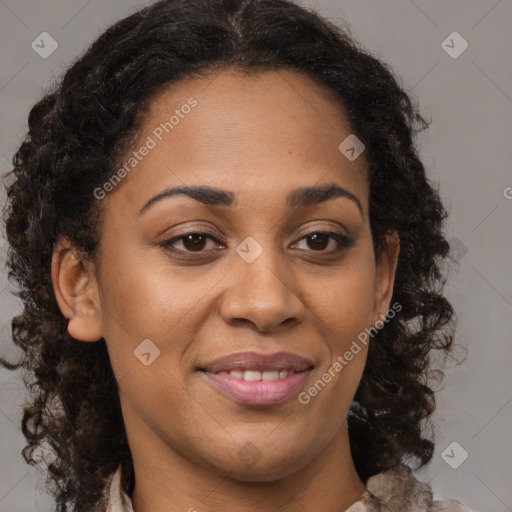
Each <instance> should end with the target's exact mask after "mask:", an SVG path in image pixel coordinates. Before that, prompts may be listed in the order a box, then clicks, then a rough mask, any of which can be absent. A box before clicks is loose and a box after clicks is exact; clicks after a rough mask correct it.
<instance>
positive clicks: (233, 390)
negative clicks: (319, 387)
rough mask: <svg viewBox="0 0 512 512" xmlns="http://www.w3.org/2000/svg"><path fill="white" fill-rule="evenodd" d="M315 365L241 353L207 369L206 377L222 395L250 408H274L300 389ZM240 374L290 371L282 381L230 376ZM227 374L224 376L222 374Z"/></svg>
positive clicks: (285, 357)
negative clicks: (250, 406)
mask: <svg viewBox="0 0 512 512" xmlns="http://www.w3.org/2000/svg"><path fill="white" fill-rule="evenodd" d="M312 367H313V365H312V363H311V362H309V361H308V360H306V359H304V358H303V357H300V356H296V355H293V354H288V353H286V352H277V353H274V354H258V353H256V352H240V353H237V354H232V355H230V356H227V357H224V358H221V359H217V360H216V361H214V362H213V363H210V364H207V365H205V367H204V368H203V371H204V375H205V376H206V377H207V378H208V381H209V382H210V383H212V384H213V385H214V386H215V387H216V388H217V389H218V390H219V391H221V392H222V393H223V394H225V395H227V396H229V397H230V398H232V399H234V400H235V401H237V402H240V403H243V404H249V405H270V404H276V403H279V402H282V401H284V400H286V399H287V398H289V397H290V396H292V395H293V394H294V393H296V391H297V390H298V389H299V388H300V386H301V385H302V383H303V382H304V380H305V378H306V376H307V375H308V374H309V371H310V370H311V369H312ZM232 370H237V371H242V372H245V371H259V372H265V371H281V370H283V371H286V370H287V371H288V375H287V376H286V377H284V378H280V379H278V380H250V381H246V380H243V379H240V378H237V377H234V376H232V375H230V374H229V373H225V372H230V371H232ZM219 372H223V373H219Z"/></svg>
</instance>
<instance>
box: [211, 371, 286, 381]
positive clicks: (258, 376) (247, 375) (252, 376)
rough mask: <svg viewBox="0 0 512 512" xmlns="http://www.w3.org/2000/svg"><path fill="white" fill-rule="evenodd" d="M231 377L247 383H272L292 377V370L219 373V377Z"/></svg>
mask: <svg viewBox="0 0 512 512" xmlns="http://www.w3.org/2000/svg"><path fill="white" fill-rule="evenodd" d="M228 373H229V375H231V377H234V378H235V379H241V380H247V381H255V380H264V381H273V380H279V379H284V378H286V377H288V376H289V375H293V374H294V373H295V372H294V370H268V371H264V372H259V371H257V370H245V371H242V370H231V371H230V372H226V371H222V372H219V373H218V374H219V375H227V374H228Z"/></svg>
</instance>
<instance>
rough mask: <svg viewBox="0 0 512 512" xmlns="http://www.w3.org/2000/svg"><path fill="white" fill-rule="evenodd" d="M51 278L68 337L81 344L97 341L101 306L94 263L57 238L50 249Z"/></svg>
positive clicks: (99, 329)
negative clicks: (51, 253) (51, 249)
mask: <svg viewBox="0 0 512 512" xmlns="http://www.w3.org/2000/svg"><path fill="white" fill-rule="evenodd" d="M51 275H52V283H53V289H54V292H55V297H56V299H57V303H58V305H59V308H60V310H61V312H62V314H63V315H64V316H65V317H66V318H68V319H69V323H68V332H69V334H70V335H71V336H72V337H73V338H75V339H77V340H80V341H98V340H100V339H101V338H102V329H101V307H100V302H99V298H98V287H97V282H96V276H95V266H94V263H93V262H91V261H88V260H86V259H85V258H83V257H81V255H80V254H79V252H78V251H77V250H76V249H75V248H74V247H73V245H72V244H71V243H70V242H68V241H67V240H64V239H59V241H58V242H57V243H56V244H55V246H54V249H53V255H52V268H51Z"/></svg>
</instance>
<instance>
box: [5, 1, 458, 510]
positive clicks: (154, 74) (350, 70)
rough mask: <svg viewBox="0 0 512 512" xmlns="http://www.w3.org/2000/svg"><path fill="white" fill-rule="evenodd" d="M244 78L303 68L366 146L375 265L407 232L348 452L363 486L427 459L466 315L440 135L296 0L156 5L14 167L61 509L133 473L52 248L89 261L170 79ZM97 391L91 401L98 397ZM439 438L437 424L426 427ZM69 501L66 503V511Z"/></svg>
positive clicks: (342, 36)
mask: <svg viewBox="0 0 512 512" xmlns="http://www.w3.org/2000/svg"><path fill="white" fill-rule="evenodd" d="M224 69H236V70H240V71H242V72H245V73H246V74H250V73H258V72H263V71H266V70H281V69H287V70H295V71H300V72H302V73H304V74H306V75H308V76H309V77H311V78H312V79H313V80H315V81H316V83H318V84H323V85H324V86H327V87H328V88H329V89H330V90H332V91H334V92H335V94H336V96H337V98H338V99H339V102H340V105H342V106H343V108H344V109H345V111H346V113H347V116H348V119H349V122H350V128H351V131H352V132H353V133H355V134H356V135H357V137H358V138H359V139H360V140H361V141H363V143H364V144H365V145H366V150H365V152H364V154H363V158H364V162H365V164H366V167H367V170H368V182H369V187H370V224H371V233H372V237H373V244H374V251H375V255H376V257H377V255H379V254H380V252H381V250H382V249H383V247H384V246H385V243H386V241H385V240H386V238H385V235H386V233H388V232H389V231H390V230H393V231H396V233H398V235H399V237H400V248H401V249H400V254H399V260H398V266H397V270H396V277H395V288H394V293H393V297H392V302H393V301H394V302H397V303H399V304H400V305H401V306H402V308H401V310H400V311H399V312H397V313H396V316H395V318H394V319H393V321H391V322H389V323H387V324H386V325H385V327H384V328H382V329H381V330H380V331H379V332H378V334H377V335H376V336H375V340H376V342H375V343H374V342H372V343H370V344H369V349H368V350H369V351H368V358H367V364H366V367H365V369H364V373H363V375H362V379H361V382H360V385H359V388H358V390H357V392H356V395H355V398H354V401H353V404H352V406H351V408H350V411H349V414H348V426H349V435H350V444H351V450H352V455H353V458H354V463H355V466H356V469H357V471H358V473H359V475H360V477H361V479H363V480H364V481H366V480H367V479H368V478H369V477H370V476H372V475H374V474H376V473H378V472H381V471H384V470H387V469H390V468H392V467H394V466H396V465H397V464H399V463H404V462H405V461H410V463H412V462H416V463H417V467H418V468H419V467H422V466H424V465H425V464H427V463H428V462H429V461H430V459H431V458H432V455H433V449H434V442H433V438H434V437H435V436H434V434H433V433H432V432H430V433H429V434H428V435H427V433H426V430H427V429H426V428H425V427H427V426H430V427H432V424H431V421H432V418H431V415H432V413H433V411H434V409H435V393H434V390H433V387H432V380H433V379H435V380H437V381H440V380H442V379H443V376H444V373H443V371H442V369H437V370H433V369H432V368H433V365H432V360H433V358H432V354H433V353H434V352H433V351H434V350H438V351H441V352H436V354H440V355H444V356H446V355H448V354H449V353H450V352H451V350H452V348H453V347H452V344H453V338H454V333H455V327H454V325H455V313H454V310H453V308H452V306H451V304H450V303H449V301H448V300H447V299H446V298H445V296H444V295H443V293H442V290H443V286H444V284H445V281H446V275H445V273H444V271H443V269H442V263H443V262H445V261H447V259H448V258H449V255H448V253H449V244H448V242H447V240H446V239H445V237H444V234H443V231H444V221H445V219H446V217H447V212H446V210H445V209H444V207H443V205H442V202H441V199H440V197H439V194H438V191H437V190H436V187H435V186H434V185H433V184H432V182H431V181H430V180H429V179H428V178H427V177H426V173H425V169H424V166H423V164H422V162H421V161H420V158H419V156H418V149H417V147H416V146H417V145H416V135H417V133H418V132H419V131H421V130H424V129H425V128H427V127H428V126H429V122H427V121H426V120H425V119H424V118H423V117H422V116H421V115H420V113H419V109H418V106H417V105H416V101H415V100H414V99H413V96H412V94H411V93H410V92H406V90H405V89H404V87H403V86H402V85H400V82H399V79H398V78H397V77H396V76H394V74H393V72H392V71H391V69H390V68H389V66H388V65H387V64H385V63H384V62H382V61H381V60H380V59H379V58H377V57H376V56H375V55H372V54H371V52H370V51H368V50H367V49H365V48H363V47H362V46H361V45H360V44H359V43H358V42H356V41H355V40H354V38H353V37H352V35H351V32H350V28H349V27H348V26H347V24H346V22H345V24H344V26H338V25H335V24H333V23H332V22H330V21H329V20H326V19H324V18H322V17H320V16H319V15H318V14H317V13H315V12H314V11H312V10H310V9H308V8H304V7H300V6H298V5H296V4H294V3H293V2H291V1H287V0H253V1H242V0H162V1H159V2H157V3H155V4H152V5H150V6H147V7H145V8H143V9H142V10H139V11H137V12H135V13H134V14H132V15H130V16H128V17H126V18H125V19H122V20H120V21H118V22H117V23H115V24H114V25H112V26H111V27H110V28H108V29H107V30H106V31H105V32H104V33H103V34H101V35H100V36H99V37H98V38H97V39H96V40H95V41H94V42H93V44H92V45H91V46H90V47H89V48H88V49H87V51H86V52H85V53H84V54H83V56H81V57H80V58H78V59H77V60H76V61H75V62H74V63H73V64H72V65H70V67H69V68H68V70H67V72H66V73H65V74H64V76H63V77H62V79H61V80H59V82H58V83H56V84H53V85H52V87H51V90H50V91H48V92H47V94H46V95H44V97H43V98H42V99H41V100H40V101H39V102H38V103H37V104H36V105H34V106H33V108H32V109H31V111H30V114H29V117H28V133H27V134H26V135H25V137H24V139H23V141H22V143H21V145H20V147H19V148H18V150H17V152H16V153H15V155H14V157H13V160H12V163H13V169H12V170H11V171H10V172H9V173H8V174H6V179H7V178H8V179H9V180H10V182H9V183H8V184H6V188H7V205H6V208H5V211H4V217H5V227H6V235H7V239H8V242H9V250H8V255H7V267H8V275H9V278H10V279H14V280H15V281H16V282H17V291H16V295H17V296H18V297H20V298H21V300H22V301H23V306H24V308H23V311H22V313H21V314H19V315H17V316H15V317H14V318H13V319H12V336H13V340H14V343H15V344H16V345H17V346H18V347H21V349H22V350H23V353H22V356H21V358H20V360H19V361H17V362H16V363H13V362H8V361H6V360H5V359H2V361H1V362H2V364H3V366H5V367H6V368H8V369H18V368H20V367H21V368H23V369H24V372H23V375H24V381H25V385H26V386H27V388H28V389H29V390H30V393H31V396H30V399H31V400H30V403H27V404H25V407H24V415H23V418H22V425H21V427H22V431H23V434H24V435H25V437H26V439H27V441H28V444H27V445H26V446H25V447H24V448H23V451H22V454H23V456H24V458H25V460H26V461H27V463H29V464H35V460H34V457H33V455H34V450H35V449H36V448H37V447H38V446H39V445H40V444H41V443H43V442H46V443H48V444H49V445H50V446H51V447H52V449H53V450H55V452H56V454H57V455H58V458H57V459H56V460H55V461H54V462H53V463H52V464H51V465H50V466H49V467H48V478H47V485H48V487H49V490H50V491H51V492H52V494H53V496H54V498H55V500H56V503H57V506H58V510H59V511H67V510H75V511H88V510H91V508H92V507H93V505H94V504H95V503H96V502H97V500H98V499H99V497H100V495H101V492H102V490H103V488H104V485H105V482H106V481H107V479H108V477H109V476H110V475H112V473H113V472H114V471H115V470H116V468H117V467H118V466H119V465H120V464H122V468H123V473H122V474H123V485H124V487H125V490H126V491H127V492H129V493H131V492H132V491H133V487H134V471H133V461H132V458H131V454H130V449H129V446H128V442H127V436H126V432H125V427H124V423H123V418H122V413H121V407H120V401H119V395H118V390H117V382H116V378H115V376H114V374H113V371H112V367H111V364H110V360H109V357H108V352H107V349H106V344H105V340H104V339H101V340H100V341H98V342H96V343H77V341H76V340H74V339H73V338H72V337H71V336H70V335H69V333H68V332H67V320H66V318H65V317H64V316H63V314H62V313H61V311H60V309H59V307H58V304H57V301H56V297H55V294H54V290H53V286H52V280H51V273H50V265H51V259H52V252H53V249H54V246H55V244H56V242H57V240H58V239H59V238H60V237H62V238H65V239H67V240H69V241H71V242H72V243H73V245H74V246H75V247H76V248H77V249H78V250H79V251H80V252H81V254H82V256H83V257H84V258H89V259H90V260H91V261H94V258H95V256H96V254H97V253H96V250H97V248H98V243H99V241H100V232H99V227H100V219H101V211H100V201H98V200H97V199H95V195H94V192H93V191H94V189H95V188H96V187H98V186H100V185H101V184H103V183H105V182H106V181H107V180H108V178H109V177H110V176H111V175H112V171H113V169H115V168H117V165H118V164H119V162H120V161H121V160H120V158H121V156H122V155H123V154H125V152H126V150H127V149H128V148H129V147H130V144H132V143H133V141H134V140H135V139H134V137H135V136H136V134H137V130H138V129H139V128H140V125H141V120H142V119H143V115H144V113H145V112H146V111H147V108H148V105H149V102H150V101H151V100H152V99H153V98H154V97H155V95H156V94H157V93H158V92H159V91H160V90H162V88H164V87H166V86H168V85H169V84H171V83H176V82H178V81H180V80H181V79H183V78H187V77H200V76H210V75H211V74H213V73H215V72H217V71H220V70H224ZM98 396H101V397H103V400H101V401H98V400H97V397H98ZM431 430H432V429H431ZM69 507H71V508H69Z"/></svg>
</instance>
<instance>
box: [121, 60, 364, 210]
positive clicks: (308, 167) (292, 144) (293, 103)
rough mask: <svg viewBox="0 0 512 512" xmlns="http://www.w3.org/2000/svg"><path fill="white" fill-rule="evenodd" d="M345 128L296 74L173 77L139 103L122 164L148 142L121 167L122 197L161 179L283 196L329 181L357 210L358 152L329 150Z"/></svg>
mask: <svg viewBox="0 0 512 512" xmlns="http://www.w3.org/2000/svg"><path fill="white" fill-rule="evenodd" d="M349 135H351V128H350V126H349V123H348V119H347V117H346V114H345V111H344V109H343V107H342V105H341V104H340V103H339V101H338V100H337V98H336V96H335V93H334V92H333V91H331V90H330V89H328V88H327V87H325V86H322V85H319V84H317V83H316V82H315V81H313V80H312V79H311V78H309V77H308V76H306V75H304V74H302V73H299V72H296V71H289V70H277V71H265V72H260V73H257V74H250V75H247V74H243V73H241V72H238V71H235V70H225V71H222V72H218V73H216V74H213V75H210V76H206V77H201V78H193V79H186V80H182V81H180V82H178V83H176V84H172V85H171V86H169V87H168V88H166V89H164V90H162V91H160V92H159V93H158V94H157V95H156V96H155V97H154V98H153V99H152V101H151V102H150V103H149V108H148V110H147V112H146V113H145V116H144V120H143V122H142V124H141V127H140V130H139V133H138V138H137V141H136V143H135V144H134V146H133V148H131V150H130V152H129V154H127V155H126V157H125V162H126V161H127V158H129V157H130V154H131V152H132V151H133V149H135V150H137V148H142V147H144V146H147V147H150V148H151V149H150V150H149V151H144V153H145V155H144V156H143V157H142V158H141V159H140V160H139V161H138V162H137V164H136V166H135V167H134V169H133V171H130V172H129V175H128V177H127V179H126V181H127V182H129V183H127V185H128V186H127V187H126V190H125V192H124V194H126V195H127V197H128V198H129V201H130V202H132V203H133V204H142V202H143V201H144V198H146V199H147V197H148V196H149V195H150V194H156V193H158V192H159V191H160V190H161V189H163V188H166V187H169V186H178V185H179V186H187V185H210V186H215V187H218V188H223V189H229V190H240V191H241V190H244V191H245V192H246V193H249V192H248V191H252V192H254V193H256V194H258V193H266V194H268V193H270V192H272V193H275V194H277V195H278V194H281V193H282V194H284V195H287V192H288V191H289V189H290V188H291V187H293V188H297V187H303V186H310V185H314V184H320V185H321V184H323V183H332V182H337V183H339V184H340V185H341V186H344V188H347V189H349V190H350V191H351V192H352V193H354V194H355V195H357V196H358V197H359V198H360V201H361V203H362V204H363V208H365V209H366V201H367V183H366V168H365V162H364V158H358V159H356V160H355V161H349V160H348V159H347V158H346V157H345V155H344V154H342V153H341V152H340V149H339V145H340V143H341V142H342V141H343V140H345V139H346V138H347V137H348V136H349ZM122 188H125V187H124V186H123V187H122Z"/></svg>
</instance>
